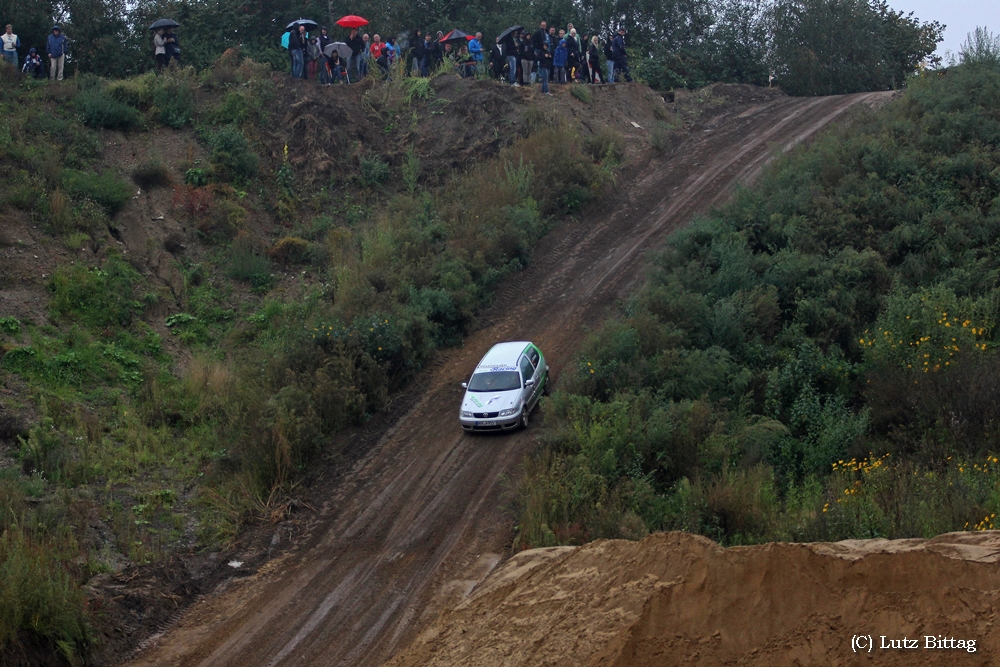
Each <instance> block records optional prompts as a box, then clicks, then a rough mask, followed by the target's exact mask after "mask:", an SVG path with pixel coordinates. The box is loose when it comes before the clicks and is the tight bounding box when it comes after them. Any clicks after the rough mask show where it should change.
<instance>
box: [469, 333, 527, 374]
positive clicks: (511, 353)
mask: <svg viewBox="0 0 1000 667" xmlns="http://www.w3.org/2000/svg"><path fill="white" fill-rule="evenodd" d="M529 345H531V343H529V342H528V341H526V340H517V341H510V342H507V343H497V344H496V345H494V346H493V347H491V348H490V351H489V352H487V353H486V356H485V357H483V358H482V360H481V361H480V362H479V365H478V366H476V368H477V369H480V368H486V367H490V368H495V367H497V366H503V367H516V366H517V362H518V359H519V358H520V356H521V353H522V352H524V349H525V348H526V347H528V346H529Z"/></svg>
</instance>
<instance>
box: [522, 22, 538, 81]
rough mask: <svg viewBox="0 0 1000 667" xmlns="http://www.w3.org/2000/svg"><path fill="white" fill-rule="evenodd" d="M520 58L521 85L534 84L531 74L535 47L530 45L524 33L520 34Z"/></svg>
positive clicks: (533, 76) (533, 77) (529, 39)
mask: <svg viewBox="0 0 1000 667" xmlns="http://www.w3.org/2000/svg"><path fill="white" fill-rule="evenodd" d="M520 56H521V83H522V84H524V85H525V86H530V85H531V84H533V83H534V82H535V75H534V74H532V70H533V69H534V65H535V47H534V46H533V45H532V43H531V38H529V37H528V33H525V32H522V33H521V44H520Z"/></svg>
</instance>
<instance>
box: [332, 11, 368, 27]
mask: <svg viewBox="0 0 1000 667" xmlns="http://www.w3.org/2000/svg"><path fill="white" fill-rule="evenodd" d="M337 25H339V26H340V27H341V28H360V27H361V26H363V25H368V19H366V18H362V17H360V16H354V15H353V14H351V15H349V16H345V17H343V18H341V19H340V20H338V21H337Z"/></svg>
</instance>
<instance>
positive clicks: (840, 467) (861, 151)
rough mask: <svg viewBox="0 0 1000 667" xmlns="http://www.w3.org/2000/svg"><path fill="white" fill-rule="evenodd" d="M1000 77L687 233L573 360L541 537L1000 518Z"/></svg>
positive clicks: (828, 139)
mask: <svg viewBox="0 0 1000 667" xmlns="http://www.w3.org/2000/svg"><path fill="white" fill-rule="evenodd" d="M982 48H984V49H985V48H987V47H985V46H984V47H982ZM998 90H1000V69H998V68H996V67H994V66H988V65H984V64H982V63H978V64H974V65H971V64H970V65H963V66H958V67H954V68H951V69H949V72H948V76H947V77H940V76H927V77H921V78H919V79H916V80H914V81H913V82H912V83H911V85H910V86H909V88H908V90H907V91H906V93H905V94H904V95H903V97H902V99H900V100H898V101H896V102H894V103H892V104H889V105H886V106H885V107H883V108H882V109H880V110H878V111H869V110H863V111H861V112H859V115H858V116H857V117H856V118H855V119H854V122H852V123H848V124H846V125H844V126H840V127H838V128H835V129H831V130H830V131H828V132H827V133H826V134H825V135H824V136H822V137H820V138H819V139H818V140H817V141H816V142H815V143H813V144H812V145H811V146H809V147H806V148H803V149H800V150H797V151H795V152H793V153H791V154H789V155H787V156H785V157H783V158H782V159H781V160H780V161H777V162H776V164H775V166H774V167H773V168H772V169H771V170H770V171H769V172H768V173H766V174H765V175H764V176H763V178H762V179H761V181H760V183H759V184H758V185H757V186H756V187H754V188H752V189H747V190H745V191H743V192H741V193H739V194H738V195H737V196H736V197H735V198H734V199H733V201H732V202H730V203H729V204H727V205H726V206H724V207H722V208H720V209H719V210H718V211H716V212H714V213H713V214H711V215H710V216H709V217H708V218H706V219H704V220H701V221H696V222H695V223H693V224H692V225H691V226H690V227H689V228H687V229H685V230H683V231H680V232H678V233H676V234H674V235H673V236H672V237H671V238H670V239H669V240H668V241H667V243H666V247H665V248H664V249H663V251H662V252H661V253H660V254H659V255H658V257H657V258H656V259H655V260H654V266H653V269H652V271H651V273H650V278H649V281H648V283H647V284H646V285H645V286H644V287H643V289H641V290H639V291H638V293H637V294H635V295H633V297H632V298H630V299H629V300H627V301H626V302H624V303H623V304H622V305H621V307H620V309H619V313H618V314H617V315H616V316H615V317H612V318H610V319H609V320H608V321H606V322H605V323H604V324H603V325H602V326H601V327H599V328H597V329H595V331H594V332H593V334H592V335H591V336H590V337H589V338H588V339H587V340H586V341H585V343H584V345H583V346H582V348H581V349H580V351H579V354H578V356H577V357H576V359H575V360H574V361H573V363H572V364H570V365H569V366H568V367H567V368H566V369H565V370H564V372H563V373H562V375H561V377H560V388H561V391H560V392H556V393H555V394H554V395H553V396H552V398H551V400H550V401H549V403H548V408H547V416H546V422H547V425H548V429H547V432H546V433H545V435H544V440H545V443H544V446H543V448H542V450H541V451H540V452H539V453H536V454H535V455H533V456H532V457H529V458H528V459H527V461H526V462H525V472H526V474H525V478H524V481H523V482H522V484H521V487H520V488H519V490H518V493H517V496H518V515H519V516H518V519H517V523H518V526H519V531H520V532H519V542H518V543H519V544H520V545H523V546H543V545H552V544H569V543H581V542H584V541H588V540H592V539H596V538H600V537H608V538H613V537H634V536H641V535H642V534H643V533H644V532H645V531H654V530H668V529H682V530H688V531H694V532H698V533H701V534H704V535H707V536H709V537H712V538H713V539H716V540H719V541H720V542H722V543H725V544H750V543H759V542H765V541H773V540H795V541H800V540H802V541H812V540H839V539H847V538H854V539H858V538H872V537H884V538H901V537H932V536H934V535H937V534H940V533H942V532H948V531H960V530H985V529H992V528H993V527H994V525H995V518H996V515H997V514H1000V477H998V476H997V474H998V472H997V471H998V469H1000V464H998V459H997V456H998V454H1000V430H998V429H997V428H996V426H995V424H996V423H997V420H998V419H1000V414H998V411H997V407H996V406H997V405H998V400H1000V382H998V381H997V379H996V378H997V377H998V375H997V370H998V369H1000V354H998V347H997V339H996V330H997V329H996V327H997V313H998V306H997V304H998V303H1000V291H998V289H997V287H996V283H995V281H994V280H992V278H991V277H990V276H993V275H995V272H996V271H997V270H998V267H1000V263H998V260H997V255H996V252H995V250H996V247H997V244H998V243H1000V218H998V217H997V216H996V214H995V211H993V210H992V209H990V208H983V207H982V206H981V204H980V202H984V201H993V200H994V199H995V198H996V197H997V196H998V195H1000V185H998V184H997V182H995V181H993V180H990V179H982V178H980V176H982V175H985V174H986V173H991V172H992V170H994V169H995V168H997V165H998V161H997V159H996V157H995V156H993V157H991V158H989V159H986V160H985V161H982V162H980V161H979V160H980V157H979V156H980V155H982V153H981V146H982V145H983V144H984V142H985V143H991V144H992V143H995V141H996V137H997V131H996V128H997V127H998V125H997V124H998V122H1000V112H998V111H997V106H996V104H995V101H996V99H997V91H998ZM955 100H961V102H960V103H957V102H955ZM981 118H983V119H986V120H982V121H981V120H979V119H981ZM973 119H976V120H973ZM945 128H946V129H945ZM959 128H975V129H974V130H971V131H970V130H967V129H959ZM615 145H616V140H615V138H614V136H613V135H611V134H606V135H604V136H601V135H595V136H594V137H593V138H592V140H591V141H590V142H588V143H587V144H586V149H587V151H588V153H589V154H590V155H591V156H592V157H594V158H598V157H600V156H602V155H603V156H608V157H610V158H613V157H614V155H613V153H614V147H615ZM605 159H606V158H605ZM959 164H961V165H965V168H966V169H968V170H969V171H968V172H967V173H968V174H975V175H977V176H975V177H972V176H970V177H968V178H967V179H964V180H956V179H953V178H950V177H946V176H945V174H946V173H949V170H950V169H952V168H954V166H955V165H959ZM943 219H947V220H948V221H949V223H948V225H947V226H941V225H940V224H939V221H941V220H943ZM946 257H947V258H948V259H945V258H946ZM550 418H551V419H550Z"/></svg>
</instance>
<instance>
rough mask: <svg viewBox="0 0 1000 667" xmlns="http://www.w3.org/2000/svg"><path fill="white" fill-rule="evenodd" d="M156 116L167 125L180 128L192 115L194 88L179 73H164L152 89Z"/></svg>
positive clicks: (189, 120)
mask: <svg viewBox="0 0 1000 667" xmlns="http://www.w3.org/2000/svg"><path fill="white" fill-rule="evenodd" d="M153 107H154V108H155V109H156V118H157V120H159V121H160V122H161V123H163V124H164V125H166V126H167V127H173V128H177V129H179V128H182V127H184V126H185V125H187V124H188V123H190V122H191V118H192V117H193V116H194V90H193V86H192V84H191V82H190V81H188V80H187V79H186V78H185V77H183V76H181V75H171V74H166V75H164V76H162V77H160V79H159V80H158V82H157V85H156V87H155V88H154V89H153Z"/></svg>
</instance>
